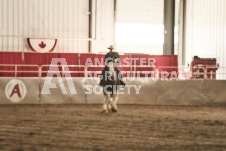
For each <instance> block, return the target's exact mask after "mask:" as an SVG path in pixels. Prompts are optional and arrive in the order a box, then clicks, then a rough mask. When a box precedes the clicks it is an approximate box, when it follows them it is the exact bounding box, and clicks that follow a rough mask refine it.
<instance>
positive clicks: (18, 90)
mask: <svg viewBox="0 0 226 151" xmlns="http://www.w3.org/2000/svg"><path fill="white" fill-rule="evenodd" d="M39 83H40V80H39V78H13V77H4V78H0V89H1V91H0V98H1V99H0V104H39V101H40V100H39Z"/></svg>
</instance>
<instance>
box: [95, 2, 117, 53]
mask: <svg viewBox="0 0 226 151" xmlns="http://www.w3.org/2000/svg"><path fill="white" fill-rule="evenodd" d="M95 2H97V4H96V6H97V8H96V9H94V10H93V13H94V16H95V15H96V19H95V20H96V24H95V25H93V26H94V28H93V38H96V40H94V41H92V44H91V46H92V50H91V51H92V52H94V53H102V52H106V51H108V49H107V47H108V46H109V45H114V31H115V30H114V28H115V26H114V24H115V22H114V0H94V3H93V5H95Z"/></svg>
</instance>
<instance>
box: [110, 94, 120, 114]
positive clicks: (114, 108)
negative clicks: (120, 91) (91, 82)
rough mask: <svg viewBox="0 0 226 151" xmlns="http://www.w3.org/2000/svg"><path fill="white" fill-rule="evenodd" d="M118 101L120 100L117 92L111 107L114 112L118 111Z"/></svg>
mask: <svg viewBox="0 0 226 151" xmlns="http://www.w3.org/2000/svg"><path fill="white" fill-rule="evenodd" d="M117 101H118V97H117V94H114V95H113V97H112V107H111V110H112V112H117V111H118V108H117Z"/></svg>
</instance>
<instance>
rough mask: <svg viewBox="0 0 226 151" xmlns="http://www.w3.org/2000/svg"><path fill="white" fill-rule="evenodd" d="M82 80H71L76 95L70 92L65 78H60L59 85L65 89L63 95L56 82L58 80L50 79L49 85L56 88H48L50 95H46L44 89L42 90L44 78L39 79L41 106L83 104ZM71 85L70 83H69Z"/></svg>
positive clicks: (83, 90)
mask: <svg viewBox="0 0 226 151" xmlns="http://www.w3.org/2000/svg"><path fill="white" fill-rule="evenodd" d="M83 79H84V78H72V81H73V82H72V84H73V85H74V88H75V91H76V92H77V93H76V94H75V93H74V92H73V91H71V90H72V88H71V89H70V87H71V85H69V84H68V82H67V80H66V78H62V81H63V83H61V84H62V85H63V86H64V88H65V93H64V90H63V88H62V85H60V82H59V81H58V78H52V80H51V83H54V84H55V85H56V88H49V90H50V94H46V93H47V92H45V90H46V89H44V87H45V86H44V84H45V80H46V78H42V79H41V84H40V96H41V102H40V103H41V104H84V103H85V89H84V84H83V81H84V80H83ZM69 83H71V81H69Z"/></svg>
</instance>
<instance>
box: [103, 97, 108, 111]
mask: <svg viewBox="0 0 226 151" xmlns="http://www.w3.org/2000/svg"><path fill="white" fill-rule="evenodd" d="M108 102H109V101H108V95H107V94H105V95H104V101H103V111H102V113H103V112H104V113H108Z"/></svg>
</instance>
